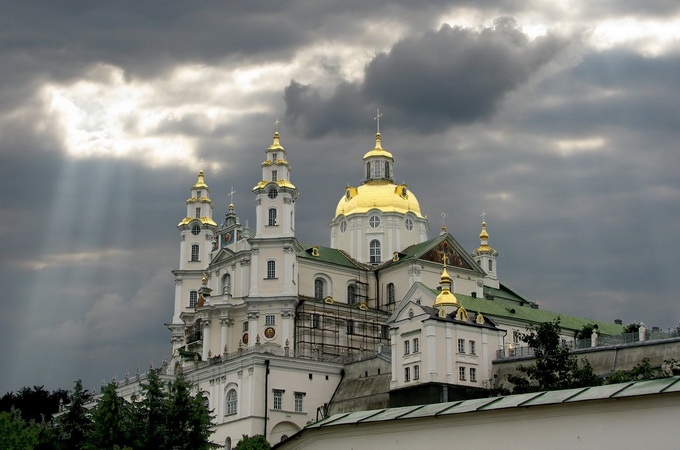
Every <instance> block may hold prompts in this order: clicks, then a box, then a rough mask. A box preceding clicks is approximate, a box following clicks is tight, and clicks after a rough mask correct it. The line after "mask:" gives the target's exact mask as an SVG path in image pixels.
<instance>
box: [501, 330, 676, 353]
mask: <svg viewBox="0 0 680 450" xmlns="http://www.w3.org/2000/svg"><path fill="white" fill-rule="evenodd" d="M643 332H644V334H643V335H642V339H641V337H640V333H625V334H619V335H616V336H602V335H600V336H597V342H596V344H597V345H595V346H593V343H592V339H591V338H588V339H576V340H573V341H563V342H562V344H563V345H564V346H566V347H567V348H569V349H571V350H580V349H585V348H596V347H607V346H612V345H625V344H631V343H635V342H640V341H660V340H665V339H673V338H678V337H680V331H679V330H677V329H676V330H671V331H656V330H655V331H652V330H643ZM533 355H534V349H533V348H531V347H515V346H508V347H506V348H502V349H500V350H496V359H504V358H518V357H523V356H533Z"/></svg>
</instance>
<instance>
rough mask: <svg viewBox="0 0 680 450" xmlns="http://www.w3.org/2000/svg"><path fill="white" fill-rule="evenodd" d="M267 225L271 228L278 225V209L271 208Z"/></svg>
mask: <svg viewBox="0 0 680 450" xmlns="http://www.w3.org/2000/svg"><path fill="white" fill-rule="evenodd" d="M267 224H268V225H269V226H270V227H273V226H274V225H276V208H269V220H268V222H267Z"/></svg>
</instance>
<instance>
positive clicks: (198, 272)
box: [168, 170, 217, 352]
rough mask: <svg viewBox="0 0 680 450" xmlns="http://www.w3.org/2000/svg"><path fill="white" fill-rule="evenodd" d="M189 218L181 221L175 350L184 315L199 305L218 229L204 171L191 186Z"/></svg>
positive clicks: (174, 336) (176, 286) (174, 314)
mask: <svg viewBox="0 0 680 450" xmlns="http://www.w3.org/2000/svg"><path fill="white" fill-rule="evenodd" d="M186 205H187V214H186V217H185V218H184V219H183V220H182V221H181V222H180V223H179V224H177V228H178V229H179V232H180V235H179V240H180V247H179V249H180V250H179V255H180V256H179V269H178V270H174V271H173V274H174V275H175V309H174V313H173V316H172V323H171V324H168V328H170V330H171V331H172V338H171V339H172V343H173V352H174V350H175V349H176V348H177V347H179V346H180V345H181V343H182V341H183V339H184V323H183V321H182V320H181V318H180V314H181V313H182V312H183V311H186V310H193V308H194V307H195V306H196V305H197V304H198V300H199V290H200V289H201V287H202V278H203V273H204V271H205V270H206V269H207V268H208V264H209V263H210V253H211V251H212V250H213V242H214V240H215V236H216V232H217V224H216V223H215V222H214V221H213V219H212V212H213V203H212V200H210V189H209V188H208V185H207V184H205V180H204V175H203V171H202V170H201V171H200V172H199V173H198V180H197V181H196V184H194V185H193V186H192V187H191V197H189V198H188V199H187V200H186Z"/></svg>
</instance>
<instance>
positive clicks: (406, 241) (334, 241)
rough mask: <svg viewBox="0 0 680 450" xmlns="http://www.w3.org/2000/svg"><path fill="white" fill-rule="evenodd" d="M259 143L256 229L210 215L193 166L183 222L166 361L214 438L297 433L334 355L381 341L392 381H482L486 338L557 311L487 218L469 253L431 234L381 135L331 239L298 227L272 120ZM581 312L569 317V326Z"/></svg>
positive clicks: (331, 384)
mask: <svg viewBox="0 0 680 450" xmlns="http://www.w3.org/2000/svg"><path fill="white" fill-rule="evenodd" d="M264 155H265V156H264V160H263V162H262V164H261V169H262V172H261V174H262V175H261V179H260V180H259V181H257V182H256V184H255V186H254V187H253V189H252V195H253V196H254V199H255V212H256V224H255V228H254V230H251V229H249V228H248V227H247V226H243V225H242V224H241V223H240V220H239V218H238V215H237V213H236V207H235V206H234V205H233V204H230V205H229V209H228V211H227V213H226V215H225V218H224V220H223V221H222V223H221V224H220V225H218V224H217V223H216V222H215V221H214V220H213V204H212V200H211V199H210V190H209V188H208V185H207V183H206V181H205V174H204V173H203V171H201V172H200V173H199V175H198V179H197V181H196V183H195V184H194V185H193V186H192V187H191V189H190V197H189V198H188V199H187V200H186V202H185V204H186V216H185V217H184V218H183V219H182V220H181V221H180V222H179V224H178V230H179V244H180V252H179V258H180V261H179V264H178V269H177V270H174V271H173V274H174V277H175V299H174V310H173V313H172V320H171V321H170V322H169V323H168V324H167V327H168V329H169V330H170V331H171V345H172V357H171V359H170V360H169V361H168V362H167V363H166V364H165V372H166V373H167V374H168V375H169V376H172V374H175V373H178V372H179V371H183V372H184V373H185V374H187V376H188V377H189V379H190V380H192V381H193V382H194V383H195V385H196V387H197V389H198V390H199V391H200V392H202V394H203V395H204V396H206V398H207V399H208V401H209V404H210V408H211V409H212V410H213V411H214V414H215V417H216V420H215V421H216V429H215V433H214V436H213V441H214V442H215V443H217V444H220V445H224V446H225V447H227V448H229V447H230V446H231V444H232V443H233V444H234V445H235V444H236V442H237V441H238V439H240V437H241V435H243V434H248V435H253V434H264V435H265V436H266V437H267V439H268V440H269V441H270V442H272V443H274V442H279V441H280V440H281V439H282V438H285V437H287V436H290V435H292V434H294V433H296V432H297V431H298V430H300V429H301V428H303V427H304V426H305V425H307V424H308V423H310V422H314V421H316V420H318V419H319V418H322V417H324V415H325V413H326V411H327V408H328V405H329V403H331V402H332V401H333V395H334V392H335V391H336V389H337V387H338V385H339V383H340V382H341V381H342V379H343V377H344V373H345V372H344V371H343V365H344V364H346V363H348V362H350V361H358V360H363V359H367V358H371V357H375V356H376V355H382V356H383V357H387V358H391V369H392V380H391V383H390V388H391V389H392V390H394V391H395V392H398V391H400V390H403V389H412V388H413V387H414V386H416V387H417V386H418V385H421V384H422V385H428V384H429V385H436V386H440V387H455V386H458V387H462V388H485V387H488V386H489V379H490V377H491V362H492V361H493V359H495V355H496V352H497V351H498V350H502V349H504V348H508V347H509V346H512V342H513V339H517V336H519V334H518V333H519V332H520V331H522V332H523V331H525V329H526V327H527V326H528V325H529V324H532V323H539V322H542V321H547V320H554V318H556V317H557V314H555V313H550V312H546V311H542V310H539V309H538V307H537V305H536V304H535V303H533V302H531V301H528V300H526V299H524V298H523V297H521V296H520V295H518V294H516V293H515V292H513V291H512V290H510V289H508V288H507V287H506V286H504V285H503V284H502V283H501V282H500V281H499V278H498V262H499V261H498V258H497V257H498V252H496V251H495V250H494V249H492V248H491V247H490V246H489V244H488V241H489V235H488V232H487V230H486V223H485V222H484V223H482V232H481V233H480V236H479V237H480V246H479V248H478V249H477V250H476V251H474V252H472V253H468V252H466V250H465V249H464V248H463V247H462V246H461V245H460V244H459V243H458V242H457V241H456V240H455V238H454V237H453V236H452V235H451V234H450V233H448V232H447V231H446V229H443V230H442V231H441V233H440V234H439V235H437V236H436V237H434V238H430V237H429V236H428V233H429V223H428V220H427V217H426V216H425V215H424V214H422V212H421V210H420V205H419V202H418V200H417V199H416V196H415V194H414V193H413V192H412V191H411V190H410V188H409V187H408V186H407V185H406V184H396V183H394V173H395V158H394V156H393V155H392V153H390V152H388V151H387V150H385V149H383V147H382V140H381V136H380V134H379V133H378V134H376V138H375V145H374V148H373V149H372V150H369V151H368V152H367V153H365V155H364V157H363V166H362V170H363V171H364V174H365V176H364V178H363V183H362V184H361V185H360V186H357V187H353V186H347V187H346V188H345V190H344V193H343V194H342V195H341V197H340V200H339V201H338V206H337V208H336V214H335V217H334V218H333V220H332V221H331V223H330V243H331V244H330V246H321V245H309V244H305V243H303V241H301V240H299V239H298V237H297V236H296V234H295V206H296V202H297V201H298V199H299V193H298V190H297V188H296V187H295V185H294V183H293V179H292V176H291V174H292V167H291V165H290V163H289V162H288V153H287V151H286V150H285V149H284V147H283V146H282V145H281V142H280V135H279V133H278V132H277V133H276V134H275V135H274V138H273V142H272V144H271V146H269V147H268V148H267V149H265V151H264ZM358 167H359V165H358ZM560 317H565V316H563V315H561V316H560ZM591 322H592V321H588V320H586V319H579V318H569V320H567V321H566V325H567V326H565V327H564V333H565V338H572V339H573V336H574V334H575V333H576V332H577V331H578V330H580V329H581V327H582V326H583V325H584V324H587V323H591ZM564 323H565V321H563V324H564ZM599 325H600V332H603V333H607V332H610V331H611V332H614V331H616V330H615V329H614V328H615V326H614V325H613V324H610V325H611V326H610V325H607V324H599ZM607 327H609V328H607ZM610 329H611V330H610ZM439 392H449V391H448V390H447V389H440V390H439ZM442 395H444V397H442V398H440V399H439V400H440V401H446V400H447V398H446V395H445V394H442ZM395 398H396V399H398V398H399V397H398V396H395ZM395 401H398V400H395Z"/></svg>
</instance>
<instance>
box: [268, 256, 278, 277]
mask: <svg viewBox="0 0 680 450" xmlns="http://www.w3.org/2000/svg"><path fill="white" fill-rule="evenodd" d="M267 278H268V279H270V280H271V279H274V278H276V261H267Z"/></svg>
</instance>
